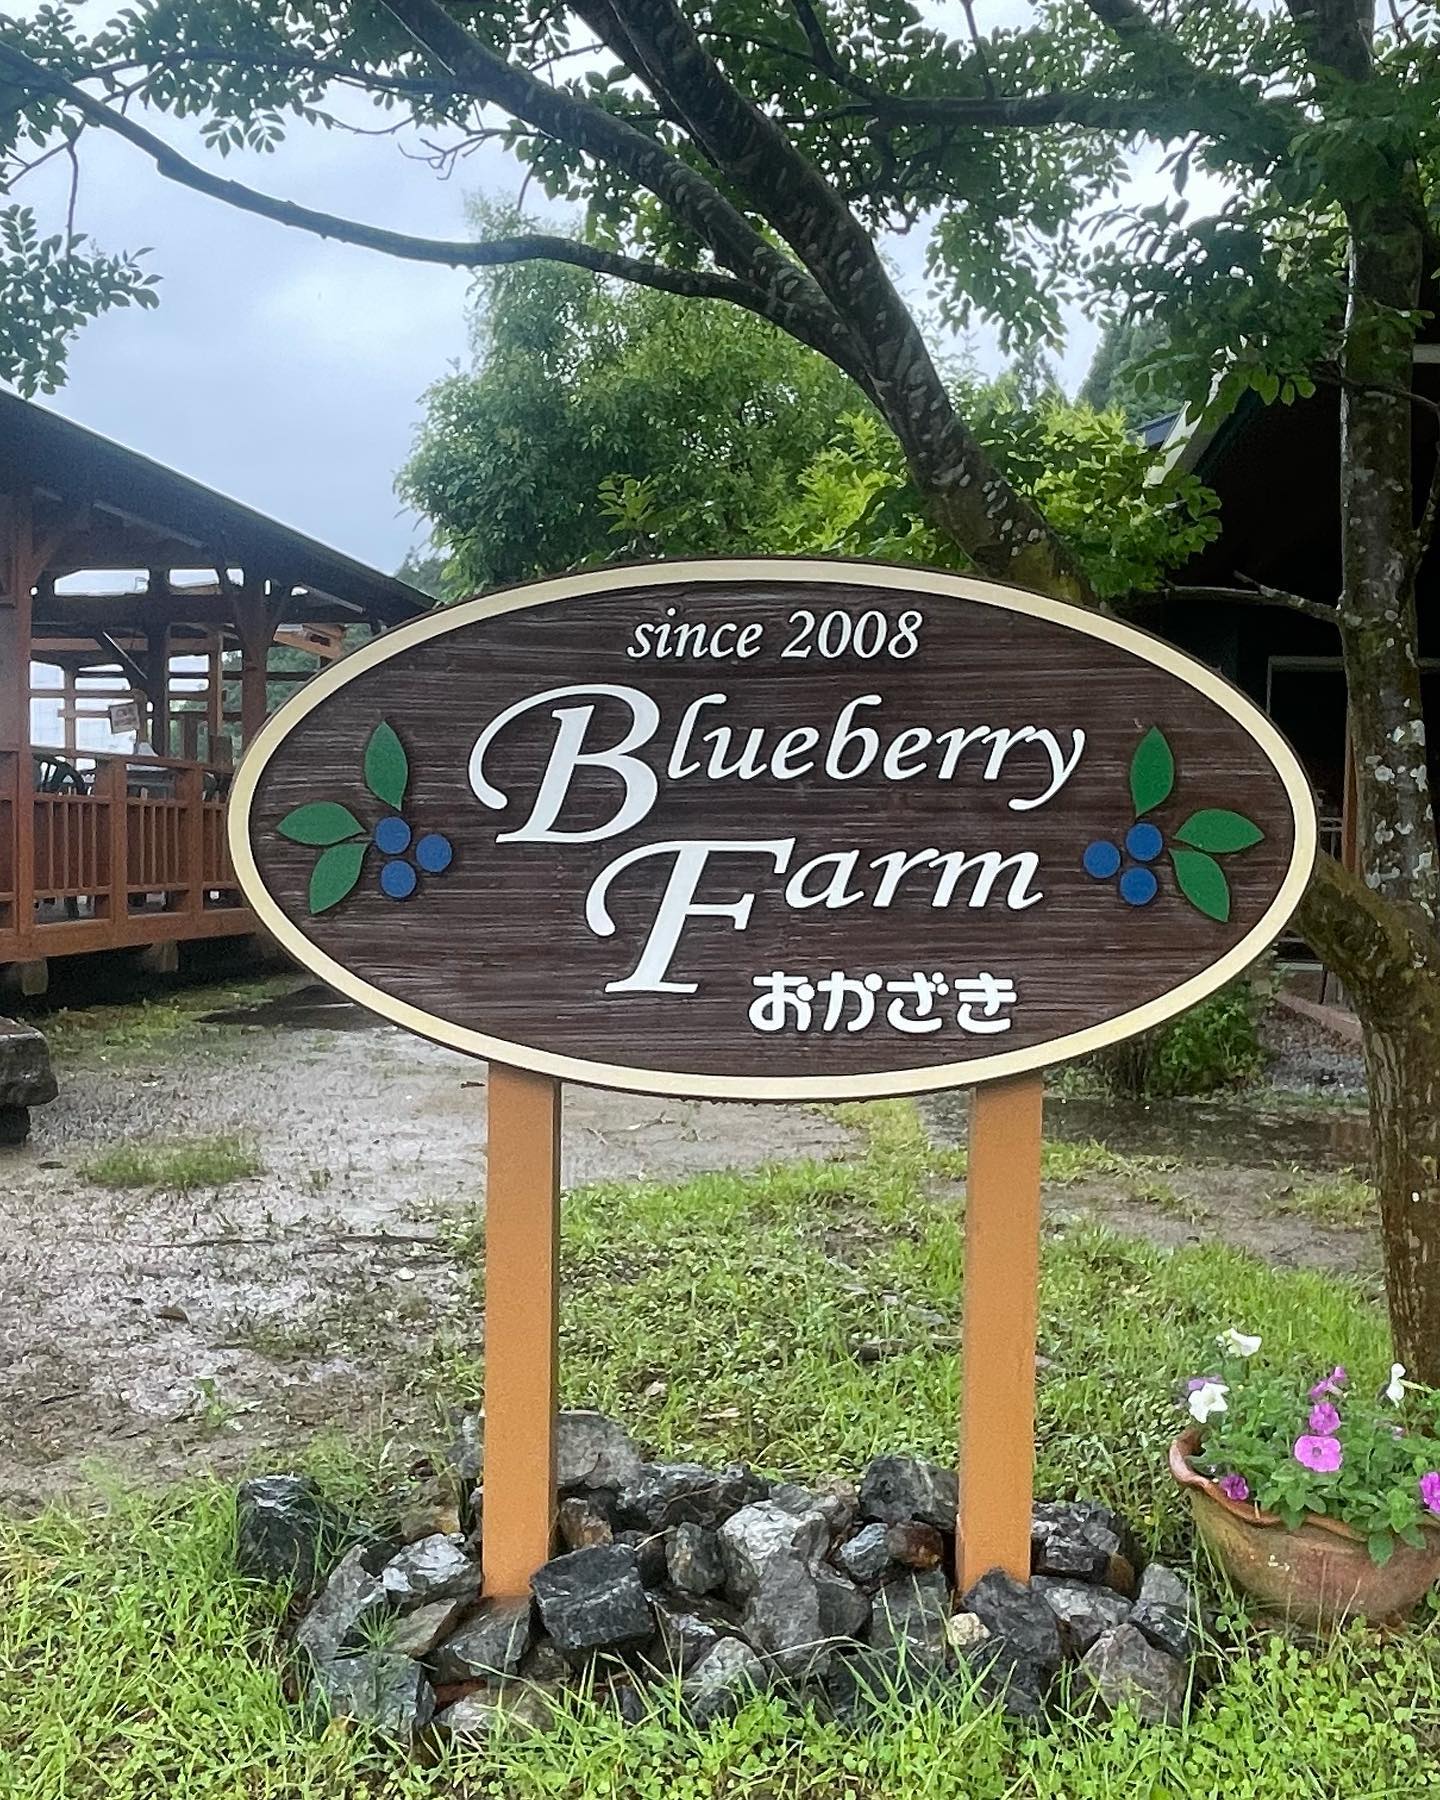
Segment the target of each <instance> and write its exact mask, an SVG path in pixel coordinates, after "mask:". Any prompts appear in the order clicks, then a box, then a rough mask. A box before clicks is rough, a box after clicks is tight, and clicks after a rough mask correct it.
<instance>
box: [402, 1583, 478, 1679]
mask: <svg viewBox="0 0 1440 1800" xmlns="http://www.w3.org/2000/svg"><path fill="white" fill-rule="evenodd" d="M468 1604H469V1602H468V1601H466V1600H432V1601H431V1602H430V1604H429V1605H428V1606H417V1607H416V1608H415V1611H414V1612H412V1613H406V1615H405V1617H404V1618H403V1619H397V1620H396V1621H395V1627H394V1629H393V1630H392V1631H391V1633H390V1637H389V1641H388V1643H387V1644H386V1648H387V1649H388V1650H393V1651H395V1652H396V1654H397V1655H399V1656H416V1657H419V1656H428V1655H429V1654H430V1652H431V1651H432V1650H433V1649H434V1648H435V1646H436V1645H437V1644H438V1643H439V1642H440V1641H441V1640H442V1639H443V1638H445V1637H448V1636H449V1634H450V1633H451V1632H452V1631H453V1630H454V1628H455V1625H456V1623H457V1621H458V1620H459V1619H460V1617H461V1615H462V1614H463V1613H464V1611H465V1608H466V1607H467V1605H468ZM446 1679H447V1680H456V1679H459V1678H458V1677H454V1676H447V1677H446Z"/></svg>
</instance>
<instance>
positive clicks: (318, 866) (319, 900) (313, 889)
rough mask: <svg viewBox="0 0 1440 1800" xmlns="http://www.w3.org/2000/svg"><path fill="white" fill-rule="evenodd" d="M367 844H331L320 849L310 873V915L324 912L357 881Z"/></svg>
mask: <svg viewBox="0 0 1440 1800" xmlns="http://www.w3.org/2000/svg"><path fill="white" fill-rule="evenodd" d="M368 849H369V845H368V844H335V845H333V846H332V847H331V848H330V849H329V850H322V851H321V853H320V854H319V856H317V857H316V859H315V867H314V868H313V869H312V870H311V871H310V912H311V915H312V917H313V915H314V914H315V913H322V912H328V911H329V910H330V908H331V907H332V906H336V905H338V904H339V902H340V901H342V900H343V899H344V898H345V896H346V895H347V894H348V893H349V892H350V890H351V888H353V887H354V885H355V883H356V882H357V881H358V880H359V879H360V868H361V865H362V864H363V863H364V861H365V852H366V850H368Z"/></svg>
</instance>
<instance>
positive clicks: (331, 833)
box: [275, 800, 365, 844]
mask: <svg viewBox="0 0 1440 1800" xmlns="http://www.w3.org/2000/svg"><path fill="white" fill-rule="evenodd" d="M275 829H276V830H277V831H278V832H279V833H280V835H281V837H287V838H289V840H290V842H291V843H292V844H338V843H339V842H340V840H341V838H348V837H360V836H363V834H364V831H365V827H364V826H363V825H362V824H361V823H360V821H359V820H358V819H357V818H356V817H355V815H354V813H352V812H351V810H350V808H349V807H348V806H337V805H336V804H335V802H334V801H333V800H312V801H311V802H310V804H309V805H308V806H297V807H296V808H295V810H294V812H288V813H286V815H285V817H284V818H283V819H282V820H281V821H280V823H279V824H278V825H277V826H276V827H275Z"/></svg>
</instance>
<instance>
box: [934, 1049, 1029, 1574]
mask: <svg viewBox="0 0 1440 1800" xmlns="http://www.w3.org/2000/svg"><path fill="white" fill-rule="evenodd" d="M1044 1091H1045V1084H1044V1081H1043V1078H1042V1077H1041V1076H1039V1075H1020V1076H1016V1077H1014V1078H1013V1079H1011V1080H1009V1081H995V1082H991V1083H989V1084H987V1085H986V1086H984V1087H978V1088H976V1089H975V1091H974V1093H973V1094H972V1095H971V1099H970V1154H969V1165H968V1168H969V1172H968V1175H967V1177H966V1184H965V1192H966V1200H965V1323H964V1331H963V1343H962V1355H963V1357H964V1368H963V1371H962V1376H961V1399H960V1408H961V1410H960V1515H959V1518H958V1520H957V1522H956V1544H955V1550H956V1567H957V1569H958V1571H959V1586H960V1591H961V1593H962V1594H963V1593H964V1592H965V1591H966V1590H967V1589H968V1588H969V1587H970V1586H971V1584H972V1583H974V1582H976V1581H978V1580H979V1579H980V1577H981V1576H982V1575H984V1574H985V1573H986V1572H987V1571H988V1570H990V1569H997V1568H998V1569H1004V1570H1005V1571H1006V1572H1007V1573H1008V1574H1011V1575H1013V1576H1015V1577H1016V1579H1017V1580H1020V1581H1027V1580H1029V1577H1030V1511H1031V1506H1032V1503H1033V1499H1034V1483H1035V1322H1036V1313H1037V1305H1038V1293H1037V1289H1038V1284H1039V1279H1040V1122H1041V1100H1042V1098H1043V1095H1044Z"/></svg>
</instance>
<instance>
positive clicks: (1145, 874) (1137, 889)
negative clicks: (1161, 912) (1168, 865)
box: [1120, 869, 1160, 906]
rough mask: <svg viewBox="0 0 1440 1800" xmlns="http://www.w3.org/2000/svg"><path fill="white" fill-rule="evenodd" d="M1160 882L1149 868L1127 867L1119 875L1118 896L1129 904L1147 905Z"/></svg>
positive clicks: (1153, 896)
mask: <svg viewBox="0 0 1440 1800" xmlns="http://www.w3.org/2000/svg"><path fill="white" fill-rule="evenodd" d="M1159 886H1160V884H1159V882H1158V881H1156V879H1155V876H1154V874H1153V872H1152V871H1151V870H1149V869H1127V870H1126V871H1125V873H1124V874H1123V875H1122V876H1121V877H1120V898H1121V899H1122V900H1123V901H1125V902H1126V904H1127V905H1129V906H1148V905H1149V904H1150V902H1151V901H1152V900H1153V899H1154V898H1155V895H1156V892H1157V890H1158V888H1159Z"/></svg>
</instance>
